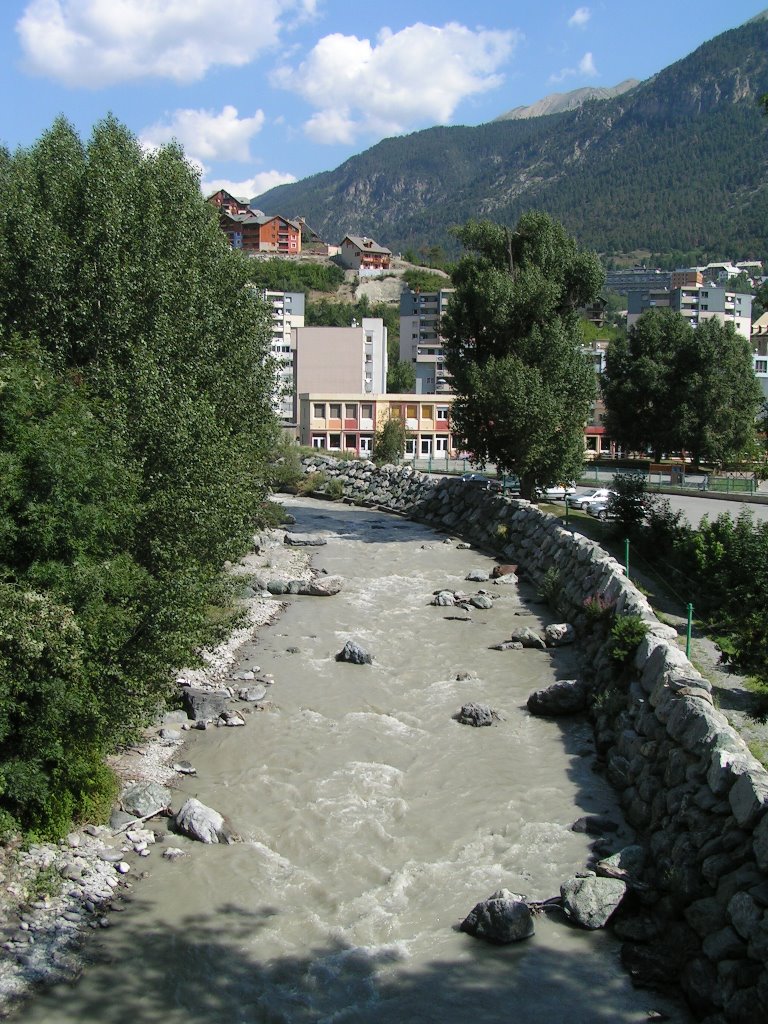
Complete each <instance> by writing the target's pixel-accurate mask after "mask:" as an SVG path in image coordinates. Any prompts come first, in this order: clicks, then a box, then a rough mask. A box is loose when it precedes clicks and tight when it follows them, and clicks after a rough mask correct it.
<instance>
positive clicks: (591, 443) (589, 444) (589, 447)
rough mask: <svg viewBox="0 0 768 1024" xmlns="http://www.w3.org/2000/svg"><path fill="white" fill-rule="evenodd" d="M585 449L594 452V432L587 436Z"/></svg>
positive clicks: (595, 441)
mask: <svg viewBox="0 0 768 1024" xmlns="http://www.w3.org/2000/svg"><path fill="white" fill-rule="evenodd" d="M587 451H588V452H596V451H597V438H596V437H595V436H594V434H593V435H592V436H591V437H588V438H587Z"/></svg>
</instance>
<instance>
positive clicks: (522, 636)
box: [509, 626, 546, 651]
mask: <svg viewBox="0 0 768 1024" xmlns="http://www.w3.org/2000/svg"><path fill="white" fill-rule="evenodd" d="M509 639H510V640H513V641H515V642H517V643H520V644H522V645H523V647H536V648H538V649H539V650H540V651H543V650H544V649H545V648H546V644H545V643H544V641H543V640H542V639H541V637H540V636H539V634H538V633H536V632H534V630H532V629H531V628H530V627H529V626H516V627H515V629H513V630H512V632H511V633H510V634H509Z"/></svg>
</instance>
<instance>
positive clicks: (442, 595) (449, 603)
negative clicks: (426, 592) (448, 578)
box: [432, 590, 456, 608]
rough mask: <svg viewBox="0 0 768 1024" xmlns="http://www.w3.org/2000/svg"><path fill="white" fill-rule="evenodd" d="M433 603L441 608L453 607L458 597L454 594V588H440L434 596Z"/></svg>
mask: <svg viewBox="0 0 768 1024" xmlns="http://www.w3.org/2000/svg"><path fill="white" fill-rule="evenodd" d="M432 604H436V605H438V606H439V607H441V608H453V606H454V605H455V604H456V598H455V597H454V596H453V591H452V590H439V591H438V592H437V593H436V594H435V596H434V597H433V598H432Z"/></svg>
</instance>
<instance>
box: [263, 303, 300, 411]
mask: <svg viewBox="0 0 768 1024" xmlns="http://www.w3.org/2000/svg"><path fill="white" fill-rule="evenodd" d="M261 295H262V298H264V299H265V300H266V302H267V303H269V305H270V306H271V308H272V338H271V342H270V353H271V355H272V357H273V359H274V360H275V362H276V364H277V372H276V374H275V390H274V405H273V408H274V411H275V414H276V415H277V416H278V418H279V419H280V421H281V422H282V424H283V425H284V426H288V425H293V426H295V424H296V400H295V391H294V376H295V366H294V363H295V349H294V345H293V333H292V332H293V329H294V328H297V327H303V326H304V298H305V297H304V292H276V291H262V292H261Z"/></svg>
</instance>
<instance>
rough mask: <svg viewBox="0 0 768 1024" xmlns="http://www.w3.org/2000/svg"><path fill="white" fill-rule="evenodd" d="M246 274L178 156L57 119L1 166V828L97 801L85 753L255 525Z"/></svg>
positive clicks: (257, 395)
mask: <svg viewBox="0 0 768 1024" xmlns="http://www.w3.org/2000/svg"><path fill="white" fill-rule="evenodd" d="M247 270H248V267H247V261H246V260H245V259H244V258H243V257H242V256H241V255H239V254H236V253H232V252H230V251H229V249H228V246H227V244H226V241H225V239H224V238H223V236H222V235H221V232H220V231H219V229H218V226H217V218H216V213H215V211H213V209H212V208H210V207H209V206H208V204H206V203H205V202H204V201H203V199H202V196H201V194H200V189H199V180H198V176H197V174H196V173H195V172H194V171H193V169H192V168H191V167H190V165H189V164H188V163H187V162H186V160H185V159H184V156H183V153H182V152H181V151H180V150H179V149H178V148H177V147H175V146H171V147H166V148H163V149H161V150H159V151H157V152H155V153H152V154H146V153H144V152H143V151H142V149H141V147H140V145H139V143H138V141H137V140H136V139H135V138H134V137H133V136H132V135H131V133H130V132H129V131H128V130H127V129H126V128H125V127H123V126H122V125H120V124H119V123H118V122H117V121H115V120H114V119H112V118H108V119H107V120H105V121H103V122H101V123H100V124H98V125H97V126H96V128H95V129H94V131H93V134H92V136H91V138H90V139H89V140H88V141H87V142H85V143H84V142H82V141H81V140H80V139H79V138H78V136H77V134H76V133H75V131H74V130H73V128H72V127H71V125H69V124H68V123H67V122H66V121H64V120H63V119H61V120H59V121H57V122H56V123H55V124H54V125H53V127H52V128H51V129H50V131H48V132H47V133H46V134H45V135H44V136H43V137H42V138H41V139H40V140H39V141H38V142H37V143H35V144H34V145H33V146H31V147H30V148H28V149H22V150H19V151H17V152H15V153H13V154H9V153H5V152H3V153H0V354H1V356H2V358H0V395H2V402H1V403H0V591H1V592H0V605H2V609H3V615H2V618H3V621H4V623H5V628H4V630H3V635H2V637H0V818H2V812H4V813H5V814H6V815H10V816H11V818H12V819H13V820H14V821H16V822H17V823H19V824H20V825H22V826H24V827H25V828H28V829H37V830H39V831H42V832H49V833H50V832H57V831H61V829H62V828H63V827H66V822H67V818H68V816H70V815H73V814H74V815H77V814H81V813H86V811H87V810H88V808H92V807H93V806H94V804H97V803H99V801H100V800H101V798H103V797H104V795H105V794H107V793H108V791H109V779H108V774H107V773H105V772H104V770H103V769H102V767H101V760H100V758H101V757H102V755H103V754H104V752H105V751H106V750H108V749H110V748H111V747H112V746H113V745H114V744H115V743H117V742H118V741H120V740H121V739H125V738H126V736H128V735H130V734H132V733H134V732H135V730H136V729H137V728H138V727H139V726H140V725H141V724H143V723H144V722H145V721H147V719H148V717H149V716H150V715H151V714H152V713H153V712H154V711H155V710H156V709H157V707H158V705H159V704H160V702H161V701H162V700H163V698H164V696H165V694H166V692H167V686H168V682H169V680H170V679H171V678H172V675H171V673H172V670H173V669H174V667H178V666H179V665H180V664H184V662H185V660H186V659H188V658H191V657H192V656H193V655H194V651H195V648H196V647H197V646H198V645H199V644H200V643H201V642H202V641H203V640H204V639H205V638H206V635H207V634H206V629H207V621H208V620H207V614H206V612H207V606H209V605H210V604H211V603H213V602H215V601H216V599H217V594H218V593H219V592H220V590H221V579H220V570H221V565H222V562H223V561H224V560H225V559H227V558H231V557H233V556H235V555H237V554H238V553H239V552H240V551H242V550H243V547H244V545H245V544H246V543H247V540H248V537H249V535H250V534H251V533H252V532H253V530H254V528H255V526H257V524H258V523H259V521H260V517H261V516H262V515H263V514H264V513H263V510H264V508H265V500H266V494H267V487H266V483H265V479H266V470H267V464H268V459H269V455H270V452H271V448H272V443H273V440H274V438H275V437H276V435H277V426H276V422H275V419H274V416H273V414H272V411H271V395H272V387H273V380H274V376H273V367H272V365H271V363H270V360H269V334H270V331H269V327H270V317H269V310H268V309H267V308H266V306H265V305H264V304H263V303H261V302H260V301H259V300H258V298H256V296H255V292H254V289H253V288H251V287H247V280H248V273H247ZM46 652H49V656H48V655H46ZM46 665H48V668H46ZM46 673H47V674H46ZM0 825H2V821H0Z"/></svg>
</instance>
